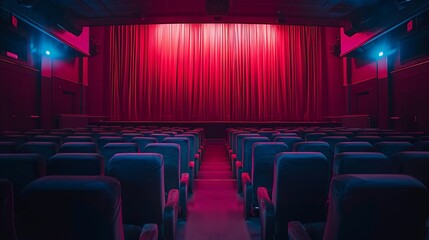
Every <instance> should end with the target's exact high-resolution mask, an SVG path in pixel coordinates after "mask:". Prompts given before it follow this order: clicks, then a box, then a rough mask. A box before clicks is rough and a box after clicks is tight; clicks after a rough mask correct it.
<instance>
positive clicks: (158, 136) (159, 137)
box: [149, 133, 170, 142]
mask: <svg viewBox="0 0 429 240" xmlns="http://www.w3.org/2000/svg"><path fill="white" fill-rule="evenodd" d="M149 137H153V138H156V141H157V142H162V140H164V138H166V137H170V135H169V134H164V133H153V134H151V135H150V136H149Z"/></svg>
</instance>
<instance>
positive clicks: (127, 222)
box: [0, 153, 179, 240]
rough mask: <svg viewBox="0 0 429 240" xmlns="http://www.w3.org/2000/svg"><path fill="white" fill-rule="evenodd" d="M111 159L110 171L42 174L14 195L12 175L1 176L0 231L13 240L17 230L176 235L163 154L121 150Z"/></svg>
mask: <svg viewBox="0 0 429 240" xmlns="http://www.w3.org/2000/svg"><path fill="white" fill-rule="evenodd" d="M110 165H111V166H110V167H109V171H110V172H111V177H106V176H63V175H62V176H59V175H57V176H47V177H41V178H38V179H36V180H34V181H31V182H30V183H29V184H28V185H27V186H25V187H24V188H23V190H22V191H20V192H19V194H16V193H15V194H14V195H13V194H11V192H12V186H14V179H11V180H10V182H11V183H10V182H9V180H1V181H0V183H3V182H7V183H9V184H7V185H8V189H7V190H8V193H5V192H4V191H1V192H0V195H1V197H2V198H3V197H5V196H4V195H6V194H8V196H7V200H8V202H7V204H8V211H6V212H5V213H6V214H3V212H2V215H1V216H0V217H2V219H1V221H2V222H3V221H5V220H6V221H7V222H6V223H7V224H8V225H3V224H2V228H0V231H1V232H0V236H2V239H12V240H13V239H17V238H16V236H18V239H124V237H125V239H158V237H157V236H158V234H159V237H160V238H161V239H164V238H165V239H175V228H176V223H177V215H178V210H179V207H178V203H179V192H178V190H177V189H171V190H169V191H168V192H167V193H168V197H167V198H165V193H164V191H165V189H164V184H163V183H164V180H163V177H164V176H163V173H164V162H163V157H162V155H160V154H144V153H142V154H122V155H119V156H115V158H114V159H112V162H111V163H110ZM14 190H15V188H14ZM13 199H15V200H16V201H15V202H14V201H13ZM2 203H6V202H2ZM13 205H15V210H16V211H13V210H12V209H14V207H13ZM2 207H3V206H2ZM15 214H16V215H15ZM14 215H15V216H16V218H15V219H16V221H14ZM5 218H7V219H5ZM14 223H16V230H17V231H15V226H14ZM158 229H159V233H158ZM3 237H5V238H3Z"/></svg>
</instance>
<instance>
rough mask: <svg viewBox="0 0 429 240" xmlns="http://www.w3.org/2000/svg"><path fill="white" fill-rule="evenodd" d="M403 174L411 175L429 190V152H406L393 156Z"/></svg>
mask: <svg viewBox="0 0 429 240" xmlns="http://www.w3.org/2000/svg"><path fill="white" fill-rule="evenodd" d="M392 160H393V163H394V164H395V166H397V167H398V171H399V173H401V174H406V175H410V176H412V177H414V178H416V179H418V180H419V181H420V182H422V183H423V184H424V185H425V186H426V187H428V188H429V174H428V173H429V152H427V151H405V152H400V153H397V154H395V155H393V156H392Z"/></svg>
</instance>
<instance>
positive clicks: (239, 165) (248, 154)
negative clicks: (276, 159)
mask: <svg viewBox="0 0 429 240" xmlns="http://www.w3.org/2000/svg"><path fill="white" fill-rule="evenodd" d="M269 141H270V140H269V139H268V138H267V137H246V138H244V139H243V145H242V153H243V156H242V161H236V162H235V163H234V164H235V168H234V169H235V170H236V172H235V174H234V175H235V177H236V178H237V192H238V193H241V192H242V191H243V189H242V187H243V186H242V182H241V173H243V172H250V171H251V170H252V146H253V144H254V143H257V142H269Z"/></svg>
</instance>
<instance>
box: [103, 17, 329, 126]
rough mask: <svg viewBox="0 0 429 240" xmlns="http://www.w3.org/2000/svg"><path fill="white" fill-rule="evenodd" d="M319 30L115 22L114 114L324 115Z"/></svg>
mask: <svg viewBox="0 0 429 240" xmlns="http://www.w3.org/2000/svg"><path fill="white" fill-rule="evenodd" d="M320 32H321V29H320V28H319V27H304V26H283V25H254V24H160V25H139V26H113V27H111V28H110V51H111V59H110V82H111V86H112V92H111V94H112V97H111V100H112V119H114V120H150V121H153V120H172V121H176V120H199V121H207V120H209V121H291V120H292V121H303V120H320V119H321V118H322V108H323V107H322V100H323V99H322V67H321V60H322V56H321V53H322V51H321V33H320Z"/></svg>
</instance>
